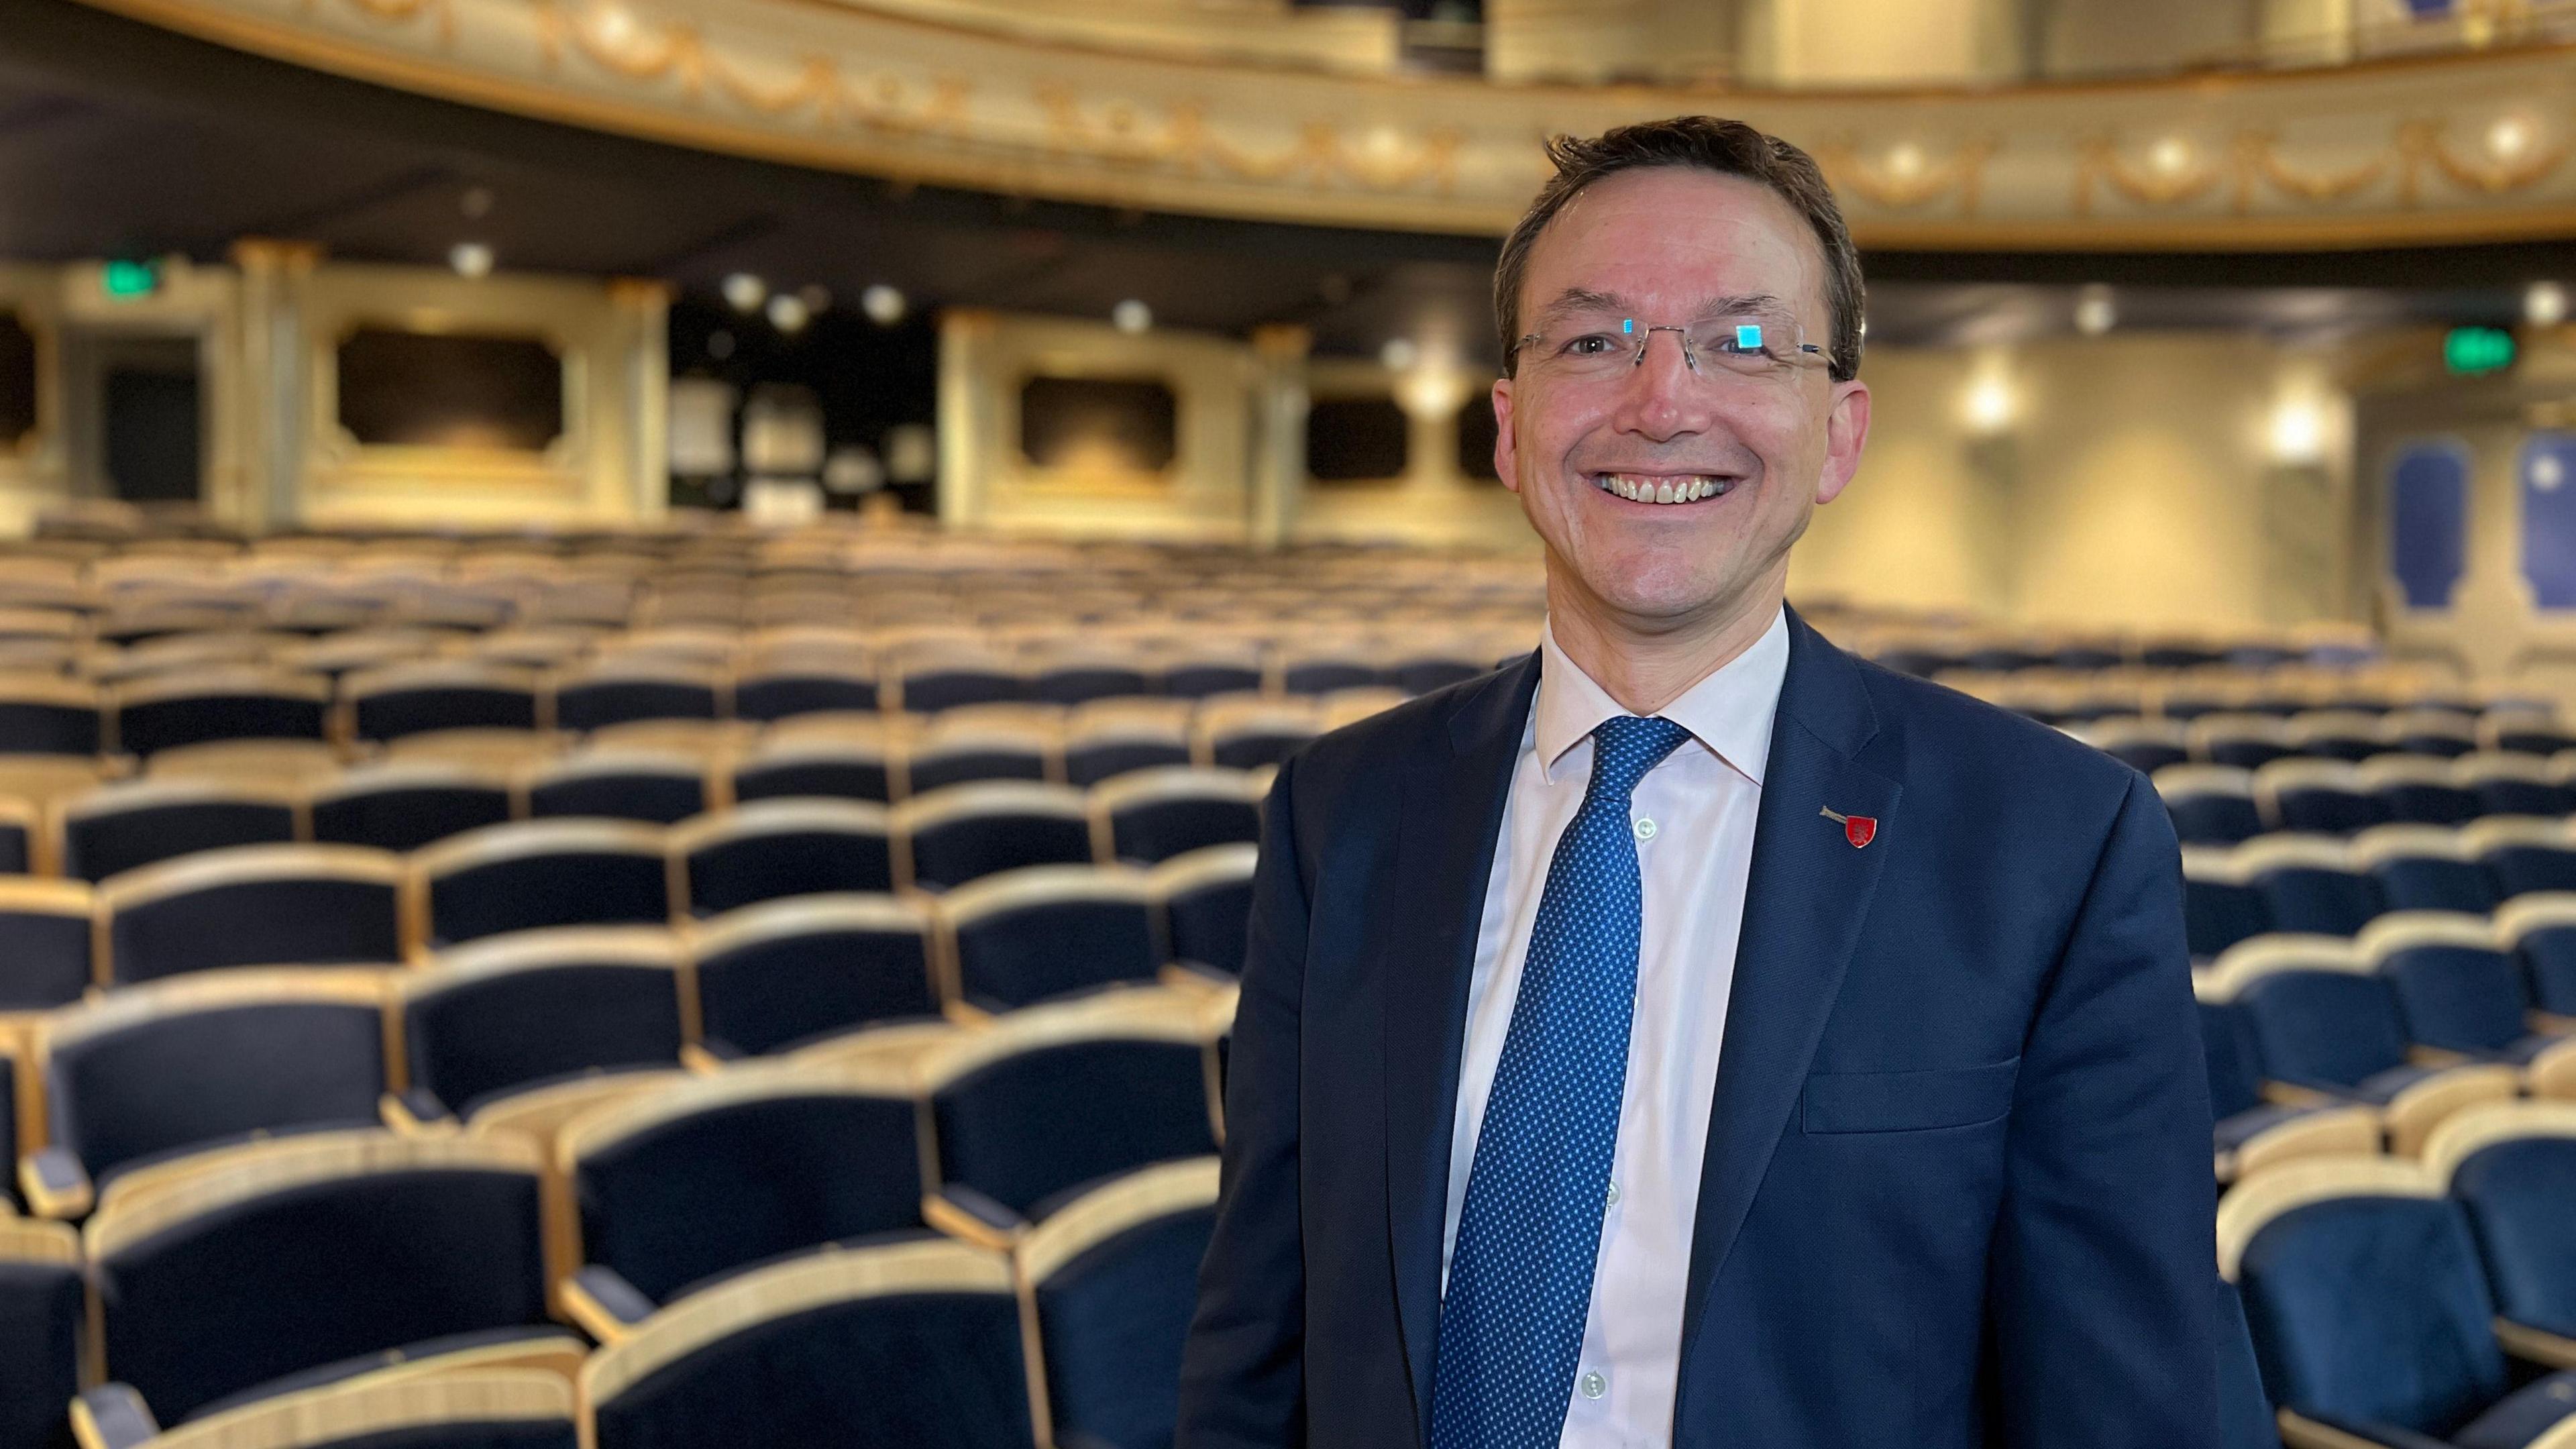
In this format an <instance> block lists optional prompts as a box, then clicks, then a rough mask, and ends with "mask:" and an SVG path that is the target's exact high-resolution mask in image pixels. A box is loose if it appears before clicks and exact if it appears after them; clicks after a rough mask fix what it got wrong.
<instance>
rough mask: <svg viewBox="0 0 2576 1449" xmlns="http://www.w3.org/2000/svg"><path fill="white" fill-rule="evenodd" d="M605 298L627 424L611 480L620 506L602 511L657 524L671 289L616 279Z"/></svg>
mask: <svg viewBox="0 0 2576 1449" xmlns="http://www.w3.org/2000/svg"><path fill="white" fill-rule="evenodd" d="M608 300H609V303H610V305H612V306H614V307H615V308H616V309H617V318H618V324H619V331H620V333H621V334H622V335H621V336H620V337H619V339H618V340H619V344H620V351H621V352H622V354H623V356H624V360H625V373H626V378H625V387H624V389H623V391H624V394H625V396H624V399H623V401H624V404H625V407H624V411H625V414H626V426H625V427H624V428H623V429H622V430H620V434H619V437H618V449H619V453H620V458H619V462H620V464H621V465H622V466H620V467H619V468H618V469H617V471H616V476H617V478H618V480H619V481H620V483H621V484H622V485H623V486H622V488H621V491H622V492H624V493H625V495H626V497H625V499H624V500H623V501H622V504H621V503H620V502H619V501H616V500H612V501H610V503H609V507H608V509H607V511H609V512H612V513H615V514H619V515H623V516H627V517H631V518H634V519H635V520H637V521H638V522H643V523H652V522H658V521H659V520H661V519H662V518H664V517H666V516H668V514H669V513H670V510H671V445H670V427H671V286H670V284H669V283H667V282H660V281H654V280H651V279H649V278H642V277H618V278H614V279H612V280H611V281H610V282H609V284H608Z"/></svg>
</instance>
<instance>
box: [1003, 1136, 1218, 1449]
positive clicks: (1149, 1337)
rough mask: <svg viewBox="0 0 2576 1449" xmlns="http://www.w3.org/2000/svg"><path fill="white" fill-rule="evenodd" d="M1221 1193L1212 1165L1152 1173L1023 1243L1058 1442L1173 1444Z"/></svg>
mask: <svg viewBox="0 0 2576 1449" xmlns="http://www.w3.org/2000/svg"><path fill="white" fill-rule="evenodd" d="M1216 1189H1217V1163H1216V1159H1215V1158H1213V1157H1200V1158H1190V1159H1185V1160H1183V1161H1180V1162H1172V1163H1165V1164H1162V1165H1160V1166H1156V1167H1148V1168H1143V1169H1140V1170H1138V1171H1136V1172H1132V1173H1128V1174H1126V1175H1125V1176H1122V1177H1114V1178H1111V1179H1109V1180H1108V1181H1107V1182H1104V1183H1101V1184H1099V1185H1098V1186H1096V1187H1093V1188H1092V1189H1090V1190H1089V1191H1087V1192H1085V1193H1084V1194H1083V1195H1082V1196H1081V1197H1079V1198H1076V1199H1075V1200H1074V1201H1072V1202H1070V1203H1067V1204H1066V1206H1065V1210H1063V1211H1061V1212H1059V1213H1058V1214H1057V1215H1056V1216H1055V1217H1053V1218H1051V1219H1049V1220H1048V1221H1047V1222H1046V1223H1045V1224H1043V1225H1041V1226H1039V1227H1037V1228H1035V1229H1033V1230H1031V1231H1030V1233H1029V1234H1028V1236H1027V1237H1026V1238H1024V1239H1022V1240H1021V1241H1020V1243H1019V1244H1018V1246H1017V1248H1016V1250H1015V1254H1016V1256H1017V1257H1018V1259H1019V1264H1020V1274H1021V1277H1022V1278H1023V1279H1024V1280H1025V1281H1026V1282H1027V1283H1028V1284H1029V1301H1030V1306H1031V1310H1032V1312H1033V1314H1034V1316H1035V1318H1036V1320H1037V1322H1036V1327H1037V1339H1038V1359H1039V1363H1040V1365H1041V1367H1042V1368H1043V1370H1044V1372H1043V1378H1044V1381H1045V1385H1046V1396H1045V1409H1046V1417H1047V1421H1048V1423H1049V1425H1050V1427H1051V1430H1052V1436H1053V1439H1054V1442H1056V1443H1057V1444H1059V1445H1066V1444H1074V1445H1102V1446H1111V1449H1150V1446H1158V1445H1169V1444H1170V1443H1171V1442H1172V1435H1173V1432H1174V1427H1175V1421H1176V1419H1177V1418H1178V1415H1179V1412H1180V1376H1181V1345H1182V1344H1183V1342H1184V1341H1186V1340H1187V1339H1188V1337H1189V1329H1190V1314H1191V1311H1192V1310H1193V1309H1194V1308H1195V1307H1196V1306H1197V1299H1198V1267H1199V1260H1200V1259H1201V1258H1203V1257H1205V1256H1206V1255H1207V1247H1208V1237H1209V1235H1210V1233H1211V1232H1212V1231H1213V1230H1214V1228H1215V1225H1216Z"/></svg>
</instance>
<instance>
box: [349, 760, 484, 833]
mask: <svg viewBox="0 0 2576 1449" xmlns="http://www.w3.org/2000/svg"><path fill="white" fill-rule="evenodd" d="M311 810H312V816H313V838H314V839H315V840H317V841H327V842H333V843H337V844H342V845H368V846H373V847H375V848H376V849H378V850H393V851H411V850H418V849H420V848H421V847H422V846H424V845H429V844H432V843H434V842H437V841H441V840H445V839H447V838H448V837H449V836H452V835H462V834H464V833H465V832H466V831H468V830H480V829H482V828H483V827H484V826H487V825H500V824H503V823H505V822H507V821H508V820H509V818H510V813H511V800H510V785H509V781H508V780H507V778H505V777H503V776H500V775H498V774H494V773H489V772H481V771H475V770H469V769H465V768H462V767H460V766H454V765H438V764H387V765H371V766H364V767H361V768H359V769H355V770H351V771H349V772H348V773H347V774H345V775H343V776H341V777H340V779H339V780H338V781H337V782H335V783H334V784H332V785H330V786H329V787H327V788H325V789H323V790H321V791H320V792H318V793H316V794H315V795H314V797H313V799H312V803H311Z"/></svg>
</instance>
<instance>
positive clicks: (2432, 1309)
mask: <svg viewBox="0 0 2576 1449" xmlns="http://www.w3.org/2000/svg"><path fill="white" fill-rule="evenodd" d="M2218 1243H2219V1264H2220V1268H2221V1271H2222V1272H2224V1273H2226V1274H2227V1275H2228V1276H2229V1277H2231V1278H2232V1279H2234V1281H2235V1282H2236V1284H2237V1285H2238V1287H2239V1288H2241V1289H2242V1290H2243V1292H2244V1296H2245V1316H2246V1320H2247V1325H2248V1327H2249V1328H2250V1329H2251V1330H2252V1336H2253V1339H2254V1349H2255V1357H2256V1360H2257V1362H2259V1363H2260V1364H2261V1365H2262V1371H2263V1382H2264V1385H2265V1387H2266V1388H2267V1389H2268V1390H2269V1391H2270V1393H2271V1395H2272V1398H2273V1400H2274V1401H2275V1402H2276V1403H2277V1404H2279V1405H2280V1407H2282V1408H2284V1409H2289V1410H2293V1411H2296V1412H2297V1413H2299V1414H2302V1415H2305V1416H2307V1417H2309V1418H2322V1419H2326V1420H2330V1421H2334V1422H2338V1423H2344V1424H2354V1425H2387V1426H2393V1427H2396V1428H2400V1429H2406V1430H2411V1431H2413V1432H2415V1433H2418V1434H2426V1435H2431V1436H2434V1437H2437V1438H2439V1437H2445V1436H2447V1435H2449V1434H2450V1432H2451V1431H2452V1430H2454V1429H2456V1428H2458V1427H2459V1426H2460V1425H2461V1424H2462V1423H2464V1422H2466V1421H2467V1420H2468V1419H2469V1418H2470V1417H2471V1416H2472V1415H2474V1414H2475V1413H2477V1412H2478V1411H2479V1410H2481V1409H2484V1408H2485V1407H2486V1406H2487V1405H2489V1404H2491V1403H2493V1402H2494V1401H2495V1400H2496V1399H2497V1398H2499V1397H2501V1396H2502V1395H2503V1393H2504V1391H2505V1388H2506V1386H2507V1380H2506V1376H2505V1363H2504V1354H2503V1352H2502V1351H2501V1350H2500V1349H2499V1348H2498V1347H2497V1346H2496V1341H2495V1336H2494V1333H2493V1331H2492V1330H2491V1328H2490V1327H2489V1320H2490V1319H2491V1318H2492V1317H2493V1316H2494V1312H2495V1310H2494V1305H2493V1300H2492V1299H2491V1298H2490V1297H2489V1296H2488V1293H2487V1286H2486V1281H2485V1279H2484V1277H2483V1275H2482V1273H2481V1270H2480V1268H2479V1266H2478V1256H2477V1245H2476V1242H2475V1240H2474V1238H2473V1237H2472V1236H2471V1233H2470V1229H2469V1224H2468V1219H2467V1215H2466V1214H2465V1213H2464V1212H2462V1211H2461V1209H2460V1206H2459V1205H2458V1204H2457V1203H2454V1202H2451V1201H2449V1200H2447V1199H2445V1198H2443V1197H2441V1196H2439V1188H2438V1186H2437V1184H2436V1183H2435V1181H2434V1180H2433V1179H2432V1178H2431V1177H2430V1175H2429V1174H2427V1173H2426V1172H2425V1171H2424V1170H2423V1169H2422V1168H2420V1167H2418V1166H2416V1165H2415V1164H2413V1163H2408V1162H2400V1161H2395V1160H2391V1159H2384V1158H2382V1159H2372V1158H2317V1159H2313V1160H2310V1161H2305V1162H2291V1163H2285V1164H2282V1165H2280V1166H2278V1167H2274V1168H2271V1169H2269V1170H2267V1171H2264V1172H2261V1173H2257V1174H2255V1175H2253V1176H2251V1177H2248V1178H2247V1179H2245V1180H2244V1181H2242V1182H2239V1183H2238V1184H2237V1185H2236V1186H2235V1187H2234V1188H2233V1189H2231V1190H2230V1191H2229V1193H2228V1195H2227V1197H2226V1198H2224V1199H2221V1201H2220V1203H2219V1208H2218Z"/></svg>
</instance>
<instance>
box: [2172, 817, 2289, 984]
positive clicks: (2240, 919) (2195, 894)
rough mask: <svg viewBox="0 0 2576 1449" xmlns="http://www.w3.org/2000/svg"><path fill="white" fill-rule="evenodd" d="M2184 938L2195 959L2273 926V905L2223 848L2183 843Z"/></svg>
mask: <svg viewBox="0 0 2576 1449" xmlns="http://www.w3.org/2000/svg"><path fill="white" fill-rule="evenodd" d="M2182 922H2183V936H2184V939H2185V940H2186V941H2187V942H2188V943H2189V945H2190V947H2191V954H2192V958H2193V959H2194V960H2207V959H2209V958H2211V957H2214V956H2216V955H2218V953H2220V952H2221V951H2224V950H2226V949H2227V948H2228V947H2230V946H2233V945H2235V944H2236V943H2237V942H2239V941H2244V940H2249V939H2251V938H2253V937H2255V936H2259V935H2262V934H2263V933H2264V932H2266V931H2269V930H2271V929H2272V907H2271V903H2270V902H2269V901H2268V900H2266V899H2265V897H2264V895H2263V892H2262V891H2261V890H2259V889H2257V888H2256V887H2255V886H2254V884H2253V883H2252V882H2250V881H2248V880H2247V879H2246V878H2245V872H2244V871H2243V870H2242V869H2240V868H2239V867H2238V866H2237V864H2236V860H2235V856H2234V853H2233V852H2232V851H2231V850H2229V849H2228V848H2227V847H2223V846H2214V845H2187V846H2184V847H2183V875H2182Z"/></svg>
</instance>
